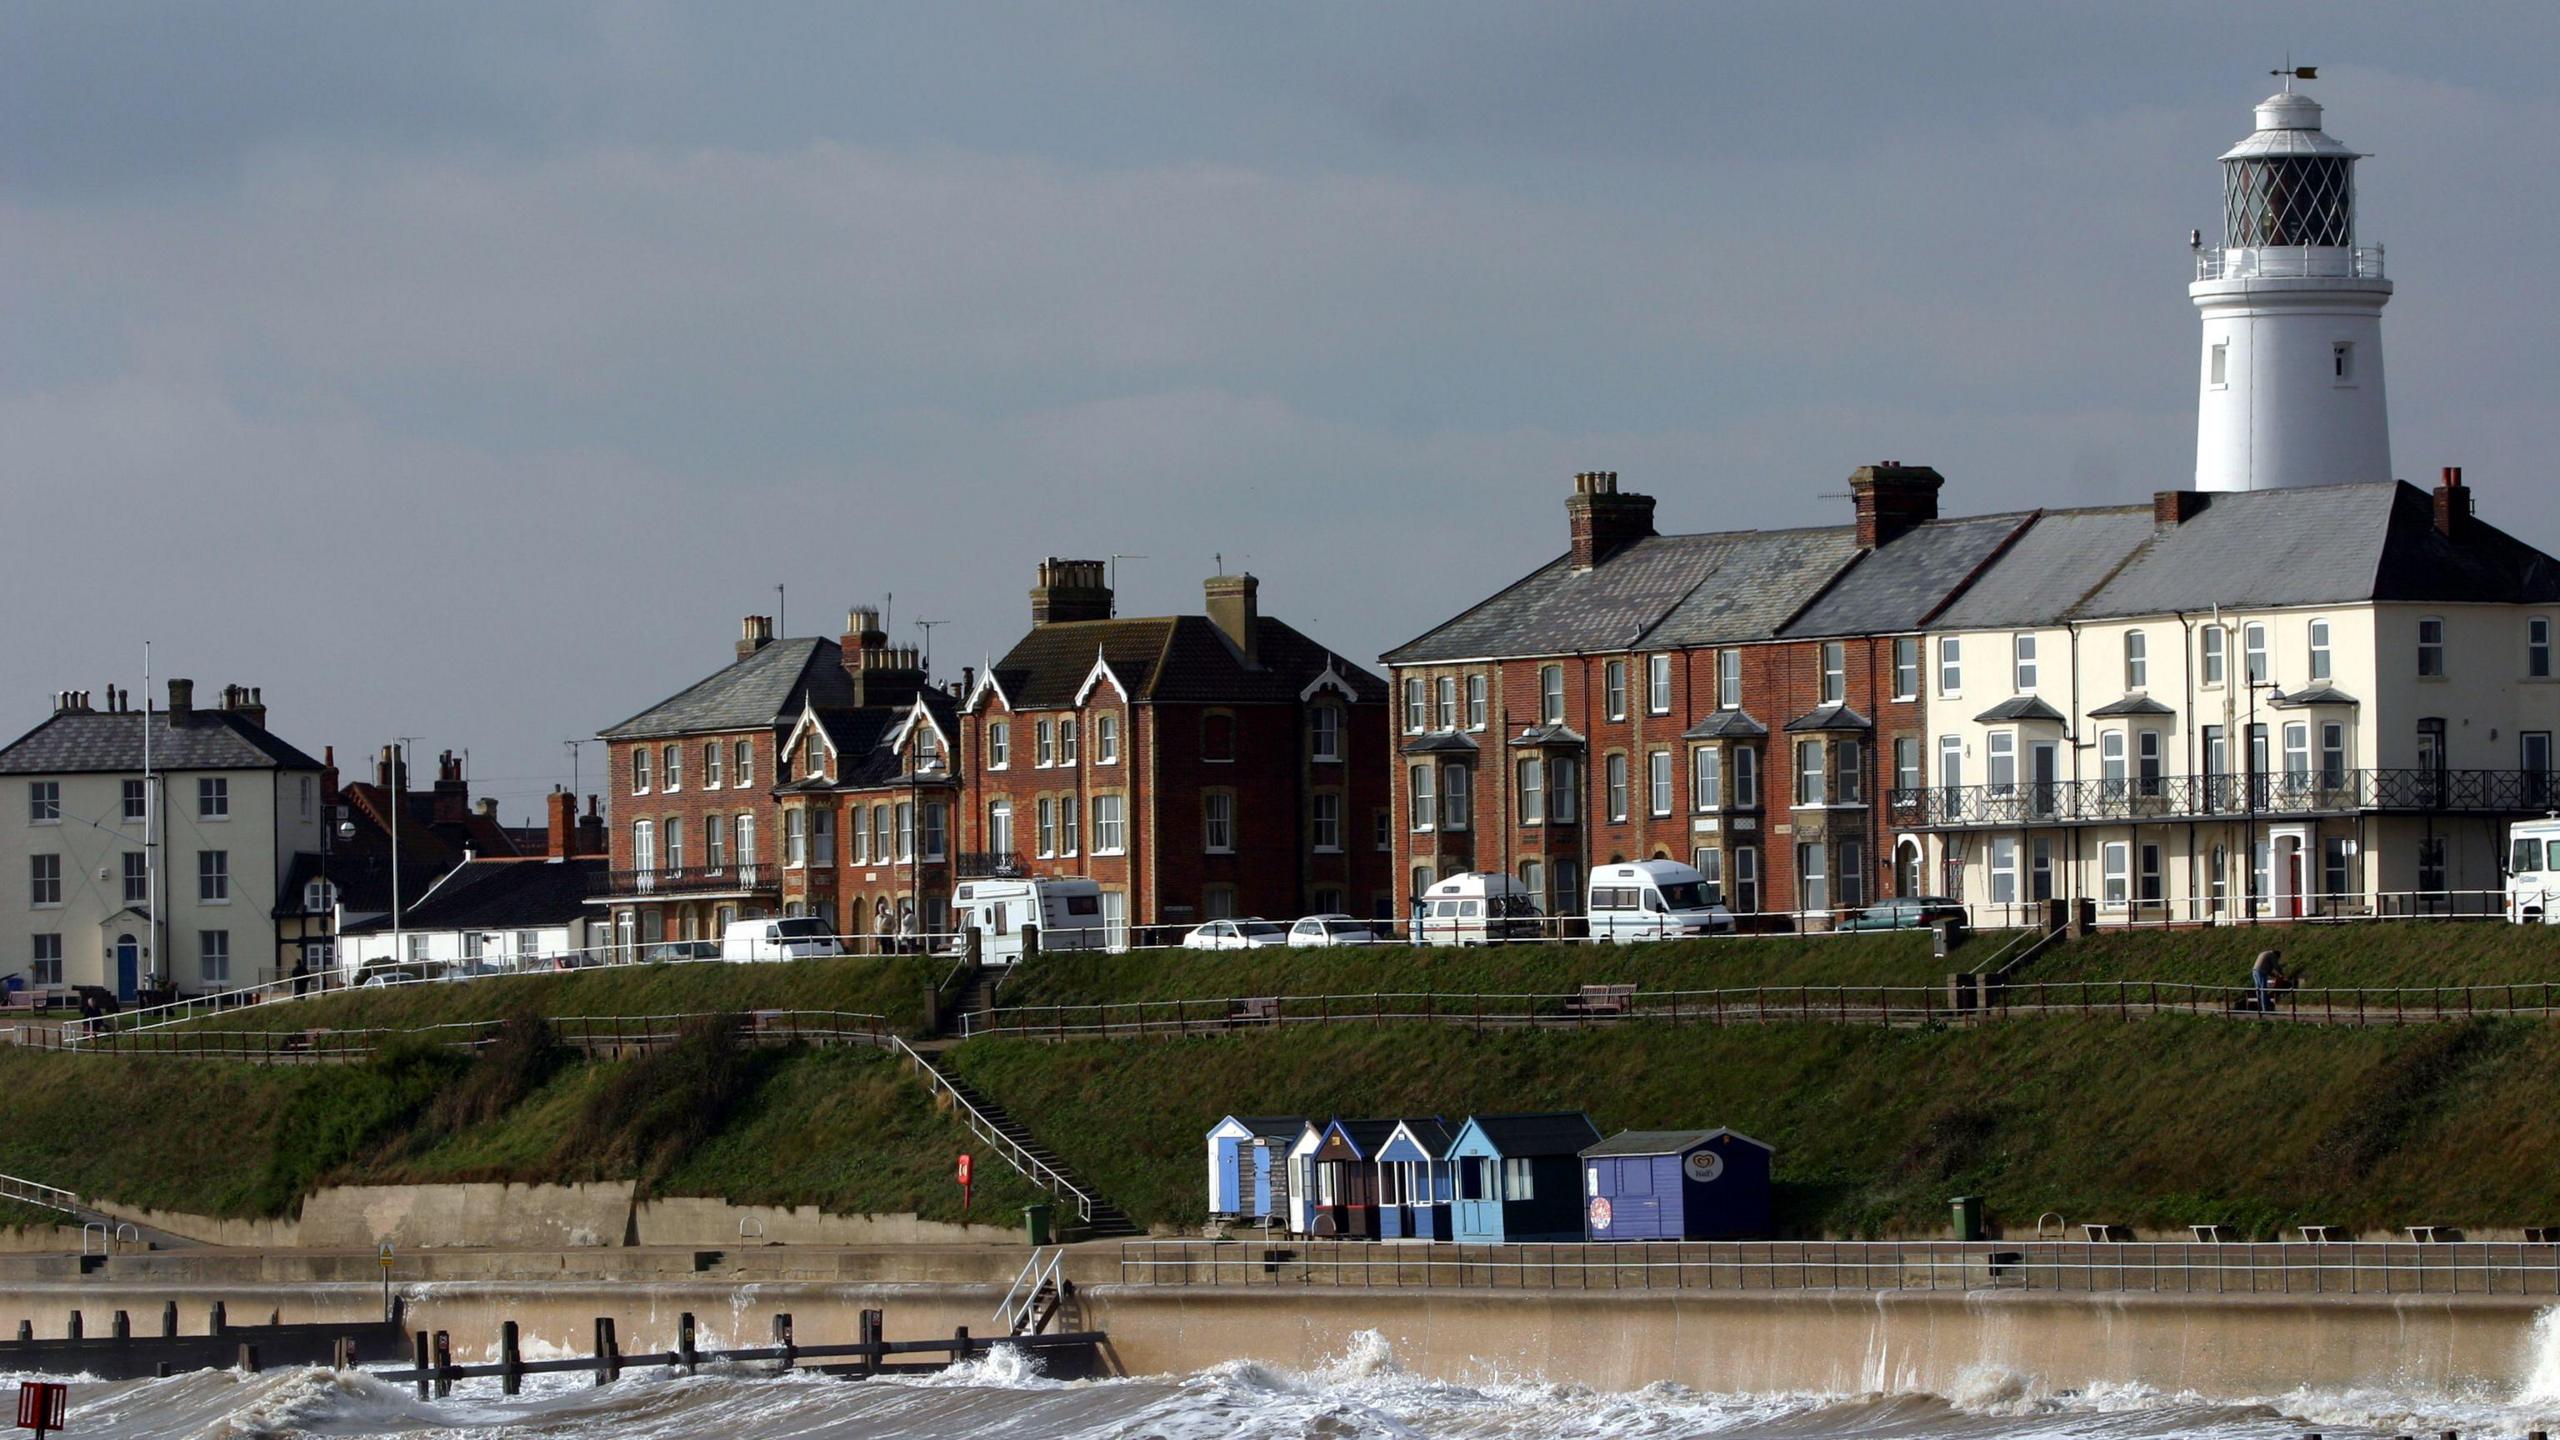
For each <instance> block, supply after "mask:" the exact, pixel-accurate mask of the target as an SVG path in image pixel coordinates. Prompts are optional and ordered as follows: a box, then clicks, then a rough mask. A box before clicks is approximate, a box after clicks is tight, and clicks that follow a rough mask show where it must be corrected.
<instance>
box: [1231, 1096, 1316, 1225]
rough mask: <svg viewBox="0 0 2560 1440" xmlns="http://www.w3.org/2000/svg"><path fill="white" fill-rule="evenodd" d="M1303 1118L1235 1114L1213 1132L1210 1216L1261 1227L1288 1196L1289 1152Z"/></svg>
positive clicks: (1303, 1126) (1303, 1127)
mask: <svg viewBox="0 0 2560 1440" xmlns="http://www.w3.org/2000/svg"><path fill="white" fill-rule="evenodd" d="M1306 1128H1307V1117H1305V1116H1303V1115H1229V1116H1227V1117H1225V1118H1224V1119H1222V1120H1220V1121H1219V1122H1218V1123H1217V1124H1215V1125H1212V1126H1210V1127H1209V1213H1210V1214H1211V1215H1213V1216H1221V1217H1226V1218H1231V1219H1236V1220H1243V1221H1248V1222H1253V1223H1260V1222H1261V1221H1264V1220H1266V1219H1270V1218H1272V1217H1273V1216H1274V1215H1275V1214H1276V1213H1277V1211H1278V1209H1279V1207H1280V1206H1282V1205H1283V1204H1285V1203H1286V1197H1287V1195H1288V1190H1289V1185H1288V1152H1289V1147H1290V1146H1291V1145H1294V1144H1295V1143H1297V1140H1298V1137H1299V1136H1300V1135H1301V1134H1303V1133H1304V1132H1305V1131H1306Z"/></svg>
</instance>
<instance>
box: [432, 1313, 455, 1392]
mask: <svg viewBox="0 0 2560 1440" xmlns="http://www.w3.org/2000/svg"><path fill="white" fill-rule="evenodd" d="M435 1352H436V1398H437V1399H439V1400H442V1399H444V1398H445V1397H446V1396H449V1395H451V1394H452V1393H453V1335H452V1333H451V1332H450V1331H445V1330H439V1331H437V1332H436V1343H435Z"/></svg>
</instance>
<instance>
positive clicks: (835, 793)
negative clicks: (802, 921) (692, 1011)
mask: <svg viewBox="0 0 2560 1440" xmlns="http://www.w3.org/2000/svg"><path fill="white" fill-rule="evenodd" d="M845 629H846V634H845V637H844V639H843V641H842V643H841V647H840V648H841V653H842V656H843V663H844V667H845V670H846V672H847V674H849V675H850V676H851V678H852V681H853V693H852V695H851V697H850V700H849V701H848V702H847V703H843V704H827V703H822V702H821V701H819V700H817V699H815V698H812V699H810V700H809V701H808V702H807V703H806V704H805V705H804V706H803V708H802V710H801V714H800V719H799V722H798V723H797V724H796V725H794V726H793V727H792V730H791V733H790V734H789V735H788V736H786V737H785V739H784V742H783V747H782V756H783V773H782V774H781V775H780V776H779V779H780V782H781V783H780V784H779V785H778V786H777V787H776V788H775V792H774V793H775V796H776V798H777V800H778V801H779V803H780V806H781V821H782V828H781V831H780V835H781V844H782V849H781V860H782V907H783V910H784V912H785V913H787V914H793V915H814V916H818V917H820V918H822V919H824V920H825V921H827V923H828V927H829V928H830V929H832V930H834V931H835V932H836V933H838V934H840V935H846V936H852V937H865V940H866V941H867V943H865V944H864V945H863V948H867V949H873V950H882V951H885V950H887V949H889V948H891V945H892V943H893V942H894V940H895V939H896V938H897V937H900V936H906V937H909V938H913V937H917V936H938V935H940V934H942V933H943V932H945V931H947V930H948V929H949V928H950V920H951V853H952V846H951V840H952V836H951V826H950V816H951V814H952V812H953V807H954V805H955V803H956V799H955V797H956V796H957V794H958V786H959V781H958V777H957V775H956V773H955V771H954V769H953V766H952V764H951V756H952V754H953V752H954V749H955V746H954V745H953V739H954V737H955V736H956V735H957V734H958V727H957V721H958V717H959V709H960V702H959V698H958V697H957V696H955V695H953V694H952V693H951V692H950V691H948V690H944V689H942V688H939V687H937V686H935V685H933V684H931V683H930V682H929V680H928V678H927V676H926V674H925V671H924V667H923V665H922V663H921V662H920V661H919V659H918V656H917V654H916V651H915V650H913V649H912V648H908V647H903V646H901V647H892V646H891V645H890V644H889V643H888V637H887V636H886V635H885V634H884V633H882V631H881V628H880V616H879V614H878V612H876V611H872V610H856V611H854V612H853V613H852V615H851V616H850V617H848V618H847V620H846V622H845Z"/></svg>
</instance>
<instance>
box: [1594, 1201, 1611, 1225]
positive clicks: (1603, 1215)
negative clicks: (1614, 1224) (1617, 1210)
mask: <svg viewBox="0 0 2560 1440" xmlns="http://www.w3.org/2000/svg"><path fill="white" fill-rule="evenodd" d="M1591 1228H1592V1229H1594V1230H1606V1229H1608V1228H1609V1197H1608V1196H1606V1195H1594V1196H1592V1197H1591Z"/></svg>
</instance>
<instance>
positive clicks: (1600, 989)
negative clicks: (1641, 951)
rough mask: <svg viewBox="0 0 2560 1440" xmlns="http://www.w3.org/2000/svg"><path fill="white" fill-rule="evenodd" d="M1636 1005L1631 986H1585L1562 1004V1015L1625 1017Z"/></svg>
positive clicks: (1633, 990) (1634, 994)
mask: <svg viewBox="0 0 2560 1440" xmlns="http://www.w3.org/2000/svg"><path fill="white" fill-rule="evenodd" d="M1635 1004H1636V987H1634V986H1633V985H1585V986H1583V987H1582V988H1581V989H1580V990H1579V991H1576V992H1575V993H1574V994H1573V995H1571V996H1568V997H1567V998H1566V1000H1565V1002H1564V1013H1566V1014H1567V1015H1582V1016H1591V1017H1601V1018H1607V1017H1613V1016H1622V1015H1625V1014H1626V1013H1627V1012H1628V1011H1630V1010H1633V1009H1634V1008H1635Z"/></svg>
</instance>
